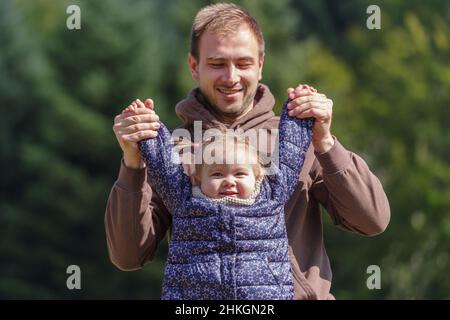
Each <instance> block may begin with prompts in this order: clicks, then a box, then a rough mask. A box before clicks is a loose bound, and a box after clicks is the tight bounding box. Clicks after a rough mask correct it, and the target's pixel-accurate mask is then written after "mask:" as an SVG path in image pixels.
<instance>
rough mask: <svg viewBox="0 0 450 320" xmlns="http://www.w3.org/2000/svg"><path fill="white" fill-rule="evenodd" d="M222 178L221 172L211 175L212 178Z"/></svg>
mask: <svg viewBox="0 0 450 320" xmlns="http://www.w3.org/2000/svg"><path fill="white" fill-rule="evenodd" d="M221 176H222V173H220V172H213V173H212V174H211V177H216V178H217V177H221Z"/></svg>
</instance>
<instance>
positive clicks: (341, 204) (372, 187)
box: [310, 138, 390, 236]
mask: <svg viewBox="0 0 450 320" xmlns="http://www.w3.org/2000/svg"><path fill="white" fill-rule="evenodd" d="M334 139H335V141H334V145H333V147H332V148H331V149H330V150H328V151H327V152H325V153H322V154H319V153H317V152H316V154H315V155H316V159H317V161H314V164H313V168H312V170H311V173H310V174H311V175H312V178H313V180H314V182H313V185H312V186H311V189H310V192H311V194H312V196H313V197H314V198H316V199H317V200H318V201H319V202H320V203H321V204H322V205H323V206H324V207H325V209H326V210H327V211H328V213H329V214H330V216H331V217H332V219H333V222H334V224H335V225H337V226H339V227H342V228H344V229H346V230H349V231H353V232H357V233H359V234H363V235H367V236H374V235H377V234H380V233H382V232H383V231H384V230H385V229H386V227H387V225H388V223H389V220H390V208H389V201H388V199H387V196H386V193H385V192H384V190H383V187H382V185H381V183H380V181H379V180H378V178H377V177H376V176H375V175H374V174H373V173H372V172H371V171H370V169H369V168H368V166H367V164H366V162H365V161H364V160H363V159H362V158H361V157H359V156H358V155H356V154H354V153H352V152H350V151H348V150H346V149H345V148H344V147H343V146H342V145H341V144H340V143H339V141H338V140H337V139H336V138H334Z"/></svg>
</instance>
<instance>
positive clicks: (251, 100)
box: [105, 3, 390, 299]
mask: <svg viewBox="0 0 450 320" xmlns="http://www.w3.org/2000/svg"><path fill="white" fill-rule="evenodd" d="M188 64H189V68H190V70H191V73H192V77H193V78H194V79H195V80H196V81H197V83H198V88H195V89H193V90H192V91H191V92H190V93H189V94H188V96H187V97H186V98H185V99H183V100H182V101H180V102H179V103H178V104H177V106H176V112H177V115H178V116H179V117H180V118H181V119H182V121H183V123H184V127H185V128H189V129H192V128H193V127H194V121H202V122H203V123H204V124H207V125H208V124H212V125H214V124H217V123H218V122H220V123H222V124H224V125H225V126H226V127H227V128H229V129H236V128H240V129H242V130H244V131H248V130H252V129H257V131H258V132H261V130H262V131H264V130H267V131H270V130H272V129H276V128H278V122H279V118H278V117H276V116H275V114H274V113H273V111H272V109H273V107H274V105H275V100H274V97H273V95H272V93H271V92H270V90H269V88H268V87H267V86H265V85H263V84H261V83H260V82H259V81H260V80H261V78H262V70H263V66H264V39H263V36H262V33H261V30H260V28H259V26H258V24H257V22H256V20H255V19H254V18H253V17H252V16H251V15H250V14H249V13H248V12H247V11H245V10H244V9H242V8H240V7H239V6H236V5H234V4H221V3H219V4H214V5H211V6H207V7H205V8H202V9H201V10H200V11H199V13H198V14H197V16H196V17H195V20H194V24H193V27H192V35H191V50H190V53H189V55H188ZM287 95H288V97H289V99H291V102H290V103H289V106H288V108H289V109H290V112H289V115H291V116H294V117H297V118H309V117H313V118H315V119H316V121H315V123H314V127H313V139H312V144H311V147H310V149H309V150H308V152H307V154H306V158H305V162H304V165H303V168H302V171H301V173H300V176H299V182H298V185H297V188H296V191H295V192H294V194H293V195H292V197H291V198H290V200H289V201H288V203H287V205H286V206H285V220H286V228H287V235H288V240H289V259H290V264H291V268H292V275H293V279H292V280H293V284H294V290H295V298H296V299H330V298H331V299H332V298H333V295H332V294H331V293H330V287H331V280H332V272H331V267H330V263H329V259H328V256H327V254H326V250H325V247H324V242H323V229H322V218H321V214H320V206H323V207H324V208H325V209H326V210H327V212H328V213H329V215H330V217H331V218H332V220H333V222H334V224H335V225H337V226H339V227H341V228H343V229H346V230H349V231H352V232H356V233H359V234H363V235H368V236H373V235H376V234H379V233H381V232H383V231H384V229H385V228H386V226H387V225H388V222H389V218H390V209H389V203H388V200H387V197H386V194H385V193H384V191H383V187H382V185H381V183H380V182H379V180H378V179H377V178H376V177H375V175H373V174H372V172H371V171H370V170H369V168H368V166H367V164H366V163H365V162H364V160H363V159H361V158H360V157H359V156H357V155H356V154H354V153H352V152H350V151H348V150H346V149H345V148H344V147H343V146H342V144H341V143H340V142H339V141H338V139H337V138H336V137H335V136H333V135H332V134H331V131H330V128H331V120H332V105H333V103H332V101H331V100H330V99H328V98H327V97H326V96H325V95H324V94H322V93H319V92H317V90H315V89H313V88H311V87H309V86H307V85H299V86H297V87H296V88H295V89H293V88H289V89H287ZM130 108H131V109H132V110H133V112H129V111H130ZM157 121H158V117H157V115H156V114H155V111H154V105H153V101H152V100H151V99H147V100H145V101H144V102H141V100H139V99H137V100H136V101H134V102H133V103H132V104H131V105H130V106H129V108H127V109H125V110H124V112H122V113H121V114H119V115H117V116H116V118H115V120H114V126H113V130H114V133H115V135H116V138H117V140H118V142H119V145H120V147H121V149H122V151H123V161H122V163H121V167H120V172H119V176H118V179H117V181H116V182H115V184H114V186H113V188H112V190H111V193H110V196H109V199H108V205H107V209H106V216H105V226H106V235H107V242H108V250H109V254H110V258H111V261H112V262H113V263H114V264H115V265H116V266H117V267H118V268H120V269H121V270H135V269H139V268H141V267H143V266H144V264H145V263H147V262H149V261H151V260H152V259H153V257H154V255H155V252H156V249H157V247H158V244H159V243H160V241H161V240H162V239H163V238H164V237H165V235H166V234H167V231H168V230H170V228H171V224H172V216H171V212H169V211H168V209H167V208H166V207H165V206H164V204H163V203H162V201H161V198H160V196H159V195H158V194H157V193H156V192H155V191H154V190H153V188H152V181H151V180H150V179H148V177H147V172H146V168H145V165H144V163H143V161H142V159H141V154H140V152H139V149H138V147H137V142H138V141H140V140H142V139H146V138H152V137H155V136H157V134H158V128H159V124H158V122H157ZM269 145H271V144H269ZM260 151H261V150H260ZM263 152H264V151H263ZM230 227H232V228H236V227H237V226H233V225H231V226H230Z"/></svg>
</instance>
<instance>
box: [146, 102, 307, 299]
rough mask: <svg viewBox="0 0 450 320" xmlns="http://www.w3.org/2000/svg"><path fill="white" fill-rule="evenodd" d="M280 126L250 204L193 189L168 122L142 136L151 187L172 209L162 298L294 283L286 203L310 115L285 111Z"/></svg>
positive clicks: (263, 291) (285, 293) (234, 294)
mask: <svg viewBox="0 0 450 320" xmlns="http://www.w3.org/2000/svg"><path fill="white" fill-rule="evenodd" d="M286 104H287V102H286V103H285V104H284V106H283V111H282V115H281V119H280V128H279V143H278V150H279V167H278V170H277V172H276V174H273V175H268V176H266V177H265V178H264V180H263V182H262V184H261V189H260V193H259V195H258V196H257V198H256V200H255V202H254V204H252V205H249V206H242V205H241V206H240V205H224V204H220V203H214V202H213V201H210V200H209V199H204V198H198V197H194V196H192V192H191V190H192V185H191V183H190V179H189V177H188V176H186V175H185V174H184V173H183V168H182V166H181V165H180V164H176V161H174V160H177V156H178V155H177V154H176V152H175V151H174V147H173V144H172V142H171V135H170V132H169V130H168V129H167V128H166V127H165V126H164V125H163V124H162V123H160V124H161V127H160V129H159V131H158V137H156V138H152V139H146V140H143V141H141V142H139V148H140V150H141V153H142V156H143V159H144V161H145V163H146V165H147V168H148V169H147V170H148V174H149V179H150V181H151V183H152V185H153V187H154V188H155V191H156V192H157V193H158V194H159V195H160V196H161V198H162V200H163V202H164V204H165V205H166V207H167V208H168V210H169V211H170V212H171V214H172V238H171V240H170V242H169V252H168V257H167V262H166V267H165V273H164V280H163V292H162V299H169V300H184V299H189V300H203V299H207V300H223V299H225V300H236V299H238V300H278V299H283V300H289V299H292V298H293V295H294V289H293V282H292V272H291V267H290V260H289V256H288V241H287V234H286V226H285V216H284V205H285V203H286V202H287V200H288V199H289V198H290V196H291V195H292V193H293V191H294V189H295V187H296V185H297V182H298V176H299V173H300V170H301V167H302V165H303V162H304V159H305V154H306V151H307V149H308V147H309V144H310V142H311V135H312V126H313V120H312V119H296V118H292V117H290V116H288V114H287V107H286Z"/></svg>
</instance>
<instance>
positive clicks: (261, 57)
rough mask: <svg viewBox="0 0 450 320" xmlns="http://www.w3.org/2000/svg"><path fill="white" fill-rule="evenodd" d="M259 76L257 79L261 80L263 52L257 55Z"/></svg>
mask: <svg viewBox="0 0 450 320" xmlns="http://www.w3.org/2000/svg"><path fill="white" fill-rule="evenodd" d="M258 63H259V66H258V67H259V76H258V81H261V79H262V71H263V66H264V53H263V54H261V56H260V57H259V61H258Z"/></svg>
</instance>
